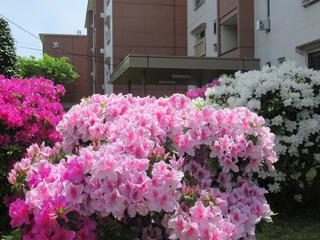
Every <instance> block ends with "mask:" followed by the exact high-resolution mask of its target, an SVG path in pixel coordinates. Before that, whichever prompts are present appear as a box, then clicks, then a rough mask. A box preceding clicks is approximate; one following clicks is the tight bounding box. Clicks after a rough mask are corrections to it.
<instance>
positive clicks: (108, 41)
mask: <svg viewBox="0 0 320 240" xmlns="http://www.w3.org/2000/svg"><path fill="white" fill-rule="evenodd" d="M110 39H111V31H110V29H109V28H107V31H106V44H107V45H108V44H109V43H110Z"/></svg>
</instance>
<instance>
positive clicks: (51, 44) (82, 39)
mask: <svg viewBox="0 0 320 240" xmlns="http://www.w3.org/2000/svg"><path fill="white" fill-rule="evenodd" d="M40 39H41V41H42V44H43V52H44V53H47V54H48V55H50V56H51V57H54V58H60V57H67V58H68V59H69V63H70V64H71V65H73V66H74V67H75V71H76V72H77V73H78V75H79V77H78V78H77V79H75V80H74V81H73V82H71V83H66V84H63V85H64V87H65V89H66V94H65V96H63V97H62V98H61V103H62V105H63V107H64V108H65V109H69V108H70V107H71V106H72V105H74V104H78V103H79V102H80V100H81V98H83V97H88V96H89V95H90V94H91V92H90V91H89V81H88V76H87V75H88V62H87V49H88V44H87V36H86V35H81V33H80V32H78V34H77V35H69V34H40Z"/></svg>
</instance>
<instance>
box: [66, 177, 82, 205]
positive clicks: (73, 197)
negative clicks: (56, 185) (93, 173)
mask: <svg viewBox="0 0 320 240" xmlns="http://www.w3.org/2000/svg"><path fill="white" fill-rule="evenodd" d="M63 186H64V190H63V191H62V194H64V196H65V198H66V201H67V202H69V203H72V204H77V203H82V201H83V190H84V186H83V185H82V184H79V185H74V184H73V183H72V182H70V181H64V182H63Z"/></svg>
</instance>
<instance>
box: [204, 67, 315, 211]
mask: <svg viewBox="0 0 320 240" xmlns="http://www.w3.org/2000/svg"><path fill="white" fill-rule="evenodd" d="M219 82H220V85H219V86H215V87H213V88H209V89H207V91H206V97H207V99H211V100H212V101H213V103H214V104H216V106H217V107H218V108H219V107H229V108H236V107H239V106H245V107H247V108H248V109H250V110H252V111H254V112H256V113H257V114H259V115H260V116H263V117H264V118H265V120H266V126H268V127H270V128H271V130H272V132H274V133H275V134H276V140H275V143H276V148H275V149H276V152H277V155H278V157H279V159H281V161H279V162H278V163H277V164H276V169H277V171H274V172H265V171H261V172H259V173H258V175H259V178H260V182H261V183H263V184H264V186H266V187H267V188H268V190H269V191H270V192H272V193H273V194H272V195H270V196H272V200H273V202H274V206H277V207H278V208H279V209H281V208H282V209H283V208H295V207H296V206H300V207H307V206H311V207H315V206H319V201H320V150H319V149H320V148H319V145H320V137H319V132H320V95H319V92H320V72H319V71H314V70H312V69H308V68H306V67H298V66H297V64H296V63H294V62H286V63H284V64H282V65H281V66H280V67H278V68H277V67H274V66H273V67H264V68H263V69H262V70H261V71H249V72H246V73H241V72H238V73H236V74H235V76H234V77H229V76H224V77H221V78H219Z"/></svg>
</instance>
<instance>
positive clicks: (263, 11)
mask: <svg viewBox="0 0 320 240" xmlns="http://www.w3.org/2000/svg"><path fill="white" fill-rule="evenodd" d="M254 12H255V16H254V18H255V22H256V31H255V56H256V57H258V58H260V59H261V65H262V66H263V65H276V66H277V65H279V64H280V63H282V62H283V61H285V60H294V61H296V62H297V63H298V64H299V65H300V66H307V67H309V68H314V69H320V1H319V0H281V1H278V0H255V8H254Z"/></svg>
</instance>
